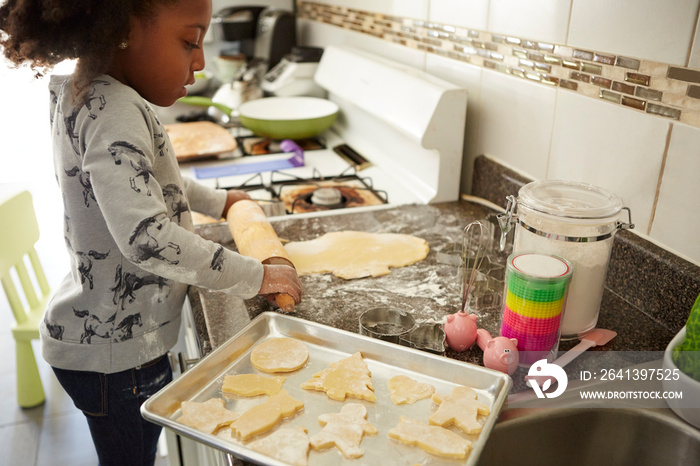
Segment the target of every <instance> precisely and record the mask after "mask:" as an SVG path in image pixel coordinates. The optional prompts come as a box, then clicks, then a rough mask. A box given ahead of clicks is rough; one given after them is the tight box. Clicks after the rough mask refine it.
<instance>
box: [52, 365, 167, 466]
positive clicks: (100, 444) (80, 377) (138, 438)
mask: <svg viewBox="0 0 700 466" xmlns="http://www.w3.org/2000/svg"><path fill="white" fill-rule="evenodd" d="M53 371H54V373H55V374H56V377H57V378H58V381H59V382H60V384H61V385H62V386H63V388H64V389H65V390H66V392H67V393H68V395H69V396H70V397H71V398H72V400H73V403H74V404H75V406H76V407H77V408H78V409H79V410H81V411H82V412H83V414H85V417H86V418H87V422H88V426H89V427H90V434H91V435H92V441H93V443H94V444H95V449H96V450H97V458H98V460H99V464H100V466H108V465H118V466H138V465H144V466H146V465H153V464H154V462H155V457H156V450H157V447H158V437H159V436H160V432H161V430H162V428H161V427H160V426H157V425H156V424H152V423H150V422H148V421H146V420H145V419H143V418H142V417H141V412H140V408H141V404H142V403H143V402H144V401H146V400H147V399H148V398H149V397H150V396H151V395H153V394H155V393H156V392H157V391H158V390H160V389H161V388H163V387H165V385H167V384H168V383H169V382H170V381H171V380H172V379H173V374H172V370H171V368H170V362H169V360H168V358H167V357H165V356H162V357H160V358H157V359H154V360H153V361H151V362H149V363H146V364H144V365H142V366H139V367H136V368H134V369H128V370H125V371H122V372H117V373H114V374H102V373H99V372H85V371H69V370H64V369H57V368H55V367H54V368H53Z"/></svg>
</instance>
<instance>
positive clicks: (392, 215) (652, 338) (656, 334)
mask: <svg viewBox="0 0 700 466" xmlns="http://www.w3.org/2000/svg"><path fill="white" fill-rule="evenodd" d="M487 205H488V204H486V203H485V204H481V203H478V202H472V201H465V200H460V201H456V202H449V203H442V204H430V205H407V206H401V207H396V208H391V209H386V210H375V211H367V212H358V213H351V214H344V215H336V216H329V217H316V218H306V219H289V220H287V219H284V220H281V221H277V222H274V223H273V226H274V228H275V231H276V232H277V234H278V236H279V237H280V238H281V239H283V240H285V239H286V240H295V241H299V240H310V239H314V238H317V237H319V236H321V235H323V234H324V233H327V232H331V231H341V230H359V231H367V232H381V233H404V234H410V235H414V236H418V237H421V238H423V239H425V240H426V241H427V242H428V243H429V246H430V252H429V254H428V256H427V257H426V259H424V260H423V261H420V262H418V263H415V264H413V265H410V266H407V267H402V268H396V269H392V270H391V273H390V274H389V275H386V276H382V277H370V278H363V279H355V280H345V279H341V278H338V277H335V276H333V275H330V274H323V275H311V276H303V277H301V280H302V284H303V286H304V298H303V300H302V302H301V303H300V304H299V305H298V306H297V307H296V308H295V310H294V312H293V313H291V314H290V315H292V316H295V317H298V318H302V319H307V320H310V321H314V322H318V323H322V324H326V325H330V326H333V327H335V328H339V329H343V330H347V331H351V332H356V333H357V332H359V318H360V315H361V314H362V313H363V312H364V311H367V310H369V309H373V308H377V307H393V308H399V309H404V310H406V311H409V312H410V313H411V314H412V315H413V316H414V318H415V319H416V321H417V322H418V323H420V322H442V321H443V320H444V319H445V317H446V316H447V315H449V314H453V313H455V312H457V311H458V310H459V308H460V304H461V297H460V290H461V283H460V278H459V270H458V267H457V266H455V265H454V264H451V263H449V260H445V259H446V258H447V259H449V258H450V257H451V256H450V255H449V253H450V252H454V251H453V248H457V249H456V250H460V248H461V241H462V239H461V238H462V231H463V229H464V227H465V226H466V225H467V224H469V223H470V222H472V221H474V220H483V221H484V223H485V225H487V226H489V225H491V226H492V227H493V233H494V246H493V247H492V248H491V249H490V251H489V253H488V255H487V258H486V259H485V261H484V264H482V271H484V272H485V273H486V274H487V277H486V280H485V281H483V283H482V284H481V285H480V287H481V292H483V293H482V294H483V301H484V303H485V304H484V305H482V303H479V306H478V307H477V308H476V311H475V312H474V311H472V312H474V313H476V314H477V317H478V321H477V325H478V327H479V328H484V329H486V330H488V331H489V332H490V333H491V335H494V336H495V335H497V334H498V325H499V320H500V302H499V301H498V299H500V296H497V297H494V296H493V294H494V293H493V292H495V293H496V294H500V293H501V292H502V289H503V282H502V273H503V264H504V263H505V260H506V258H507V251H506V252H505V253H499V252H498V251H497V246H496V245H497V240H498V239H497V236H498V234H499V233H500V232H499V231H498V227H497V226H496V225H495V213H496V211H495V210H493V209H491V208H490V207H487ZM198 232H199V233H200V234H201V235H202V236H204V237H206V238H208V239H211V240H213V241H216V242H219V243H221V244H223V245H224V246H225V247H228V248H231V249H235V245H234V244H233V240H232V238H231V235H230V233H229V230H228V226H227V225H226V224H223V223H222V224H208V225H202V226H200V227H198ZM499 269H500V276H499ZM482 278H484V277H482ZM499 279H500V280H501V281H499ZM481 292H479V291H477V295H479V293H481ZM494 298H495V299H494ZM190 300H191V303H192V309H193V314H194V318H195V322H196V325H197V330H198V336H199V338H200V344H201V347H202V350H203V352H204V353H208V352H209V351H211V349H213V348H216V347H217V346H218V345H220V344H221V343H223V342H224V341H226V340H227V339H229V338H230V337H232V336H233V335H235V334H236V333H237V332H238V331H240V330H241V329H242V328H243V327H244V326H245V325H246V324H247V323H248V322H250V320H252V319H254V318H255V317H256V316H257V315H259V314H260V313H262V312H266V311H277V310H275V309H274V308H273V307H272V306H271V305H270V304H269V303H268V302H267V300H265V299H263V298H261V297H256V298H253V299H251V300H247V301H243V300H241V299H239V298H236V297H233V296H230V295H226V294H224V293H221V292H213V291H209V290H203V289H198V288H193V289H192V290H191V292H190ZM277 312H279V311H277ZM598 327H601V328H607V329H610V330H614V331H616V332H617V333H618V335H617V337H616V338H615V339H613V340H612V341H611V342H610V343H608V344H606V345H605V346H602V347H597V348H593V349H592V351H614V352H616V353H617V352H623V351H626V352H658V351H663V350H664V349H665V347H666V345H667V344H668V342H669V341H670V340H671V339H672V338H673V336H674V334H673V333H672V332H671V331H670V330H668V329H667V328H666V327H665V326H663V325H661V324H660V323H659V322H657V321H655V320H654V319H652V318H651V317H649V316H647V315H646V314H643V313H640V312H639V311H638V310H636V309H635V308H633V307H632V306H630V305H629V304H627V303H626V302H625V301H623V300H622V299H620V298H619V297H618V296H616V295H615V294H614V293H612V292H610V291H609V290H607V289H606V291H605V293H604V295H603V301H602V305H601V312H600V318H599V321H598ZM575 343H577V342H576V341H574V342H562V343H561V344H560V346H559V350H560V351H565V350H567V349H570V348H571V347H573V346H574V344H575ZM630 354H631V353H630ZM445 356H446V357H450V358H454V359H458V360H462V361H467V362H471V363H475V364H481V363H482V352H481V350H480V349H479V348H478V346H477V345H476V344H474V345H473V346H472V347H471V348H470V349H469V350H467V351H465V352H461V353H460V352H456V351H453V350H451V349H447V351H446V352H445ZM627 362H628V364H627V365H631V364H633V363H635V362H644V361H633V360H632V361H627ZM569 368H571V373H572V374H576V373H577V371H578V369H579V368H578V367H577V365H576V361H574V362H572V363H571V364H570V366H567V372H569V370H568V369H569ZM518 371H519V372H522V371H525V372H524V374H526V373H527V372H526V370H525V369H522V368H520V369H518ZM519 372H516V374H515V376H514V377H513V378H514V380H518V379H522V377H517V375H518V374H519ZM524 374H523V375H524ZM514 388H515V390H517V391H520V390H519V389H522V387H519V384H517V383H516V384H515V387H514Z"/></svg>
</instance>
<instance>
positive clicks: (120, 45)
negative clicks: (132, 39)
mask: <svg viewBox="0 0 700 466" xmlns="http://www.w3.org/2000/svg"><path fill="white" fill-rule="evenodd" d="M128 46H129V44H128V43H127V42H126V41H122V42H121V43H120V44H119V48H120V49H122V50H124V49H125V48H127V47H128Z"/></svg>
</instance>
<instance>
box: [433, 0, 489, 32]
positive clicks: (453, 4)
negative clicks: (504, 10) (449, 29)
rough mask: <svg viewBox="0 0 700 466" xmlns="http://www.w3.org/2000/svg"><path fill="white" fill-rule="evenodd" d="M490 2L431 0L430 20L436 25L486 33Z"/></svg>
mask: <svg viewBox="0 0 700 466" xmlns="http://www.w3.org/2000/svg"><path fill="white" fill-rule="evenodd" d="M488 17H489V0H431V2H430V16H429V17H428V19H429V20H430V21H434V22H436V23H442V24H450V25H452V26H461V27H465V28H468V29H478V30H480V31H485V30H487V29H488Z"/></svg>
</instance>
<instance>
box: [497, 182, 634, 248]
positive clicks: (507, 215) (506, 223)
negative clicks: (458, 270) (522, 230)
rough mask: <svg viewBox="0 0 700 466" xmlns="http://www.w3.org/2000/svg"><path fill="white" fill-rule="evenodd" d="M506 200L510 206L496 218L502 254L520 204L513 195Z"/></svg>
mask: <svg viewBox="0 0 700 466" xmlns="http://www.w3.org/2000/svg"><path fill="white" fill-rule="evenodd" d="M506 199H507V200H508V205H506V211H505V212H504V213H502V214H498V215H497V216H496V218H497V219H498V226H499V227H501V239H500V241H499V242H498V247H499V250H500V251H501V252H502V251H503V250H504V249H505V248H506V238H507V237H508V233H510V229H511V228H512V227H513V224H514V223H515V219H517V218H518V216H517V214H515V213H514V212H515V206H516V205H517V203H518V201H517V200H516V199H515V196H513V195H512V194H511V195H510V196H506ZM628 210H629V209H628ZM514 218H515V219H514Z"/></svg>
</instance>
